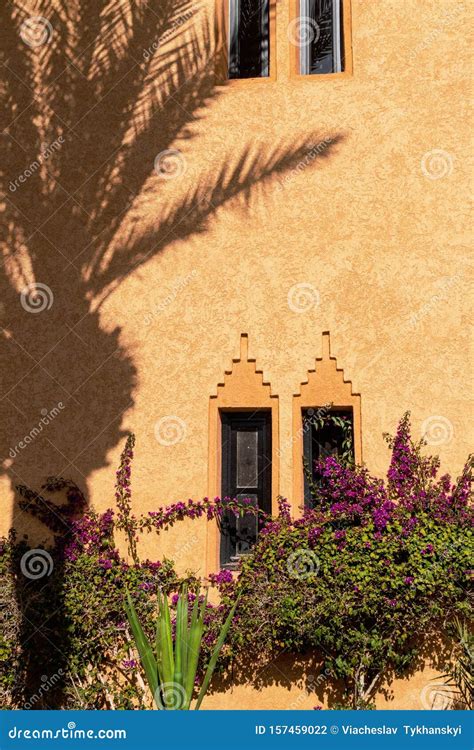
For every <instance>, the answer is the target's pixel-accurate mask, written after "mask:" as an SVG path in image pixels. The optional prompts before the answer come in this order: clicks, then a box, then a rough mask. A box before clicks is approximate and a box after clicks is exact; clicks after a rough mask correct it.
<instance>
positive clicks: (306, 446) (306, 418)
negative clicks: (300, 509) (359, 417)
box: [301, 406, 355, 507]
mask: <svg viewBox="0 0 474 750" xmlns="http://www.w3.org/2000/svg"><path fill="white" fill-rule="evenodd" d="M318 411H321V412H322V413H323V414H334V415H337V416H342V417H349V419H350V421H351V425H352V453H353V455H354V451H355V439H354V407H353V406H334V407H332V408H331V409H329V410H328V409H326V408H325V407H323V406H320V407H317V406H314V407H304V408H302V409H301V419H302V425H303V465H304V466H306V467H307V468H309V469H310V471H311V475H312V480H313V483H317V482H318V477H317V476H316V474H315V471H314V462H315V461H316V460H318V459H319V458H322V457H323V456H322V455H321V453H322V451H321V450H318V451H315V444H317V443H318V440H317V437H316V434H317V431H318V430H320V428H319V426H317V425H315V424H314V421H312V420H314V416H315V415H317V413H318ZM307 425H308V426H307ZM323 429H327V428H324V427H323ZM333 431H334V433H336V432H337V428H335V427H334V428H333ZM328 433H329V434H328V435H327V437H330V431H329V430H328ZM341 437H342V435H339V436H337V435H335V436H334V447H335V448H336V444H337V439H338V438H341ZM316 453H317V455H315V454H316ZM326 455H335V454H334V452H333V451H327V453H326ZM336 455H337V454H336ZM311 501H312V498H311V489H310V483H309V480H308V476H307V473H306V470H305V471H304V504H305V507H311Z"/></svg>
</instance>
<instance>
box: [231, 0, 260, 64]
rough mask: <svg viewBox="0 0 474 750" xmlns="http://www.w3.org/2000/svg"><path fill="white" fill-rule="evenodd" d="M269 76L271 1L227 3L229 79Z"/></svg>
mask: <svg viewBox="0 0 474 750" xmlns="http://www.w3.org/2000/svg"><path fill="white" fill-rule="evenodd" d="M269 74H270V0H258V2H256V0H229V78H266V77H268V76H269Z"/></svg>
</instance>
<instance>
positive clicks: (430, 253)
mask: <svg viewBox="0 0 474 750" xmlns="http://www.w3.org/2000/svg"><path fill="white" fill-rule="evenodd" d="M287 14H288V8H287V4H286V3H284V2H281V3H279V5H278V19H277V21H278V23H277V28H278V44H277V49H278V59H277V66H278V67H277V80H276V81H275V82H261V81H259V82H257V83H252V82H248V81H245V82H237V83H232V84H231V85H230V86H228V87H225V88H223V89H222V93H221V95H220V96H219V97H218V98H217V99H216V100H215V101H213V102H212V104H211V105H210V106H209V107H208V108H206V109H205V111H203V113H202V114H203V118H202V120H201V121H200V122H198V123H196V124H195V125H194V127H193V132H194V133H195V137H194V138H193V139H191V140H185V141H183V142H180V143H177V144H176V146H177V148H179V149H180V150H181V151H182V155H183V159H184V160H185V163H186V171H185V173H184V174H183V176H182V178H177V179H176V180H170V181H169V182H168V184H167V185H166V190H167V194H168V193H169V196H170V200H171V199H172V197H173V196H175V195H178V194H179V195H182V194H183V193H186V191H189V190H192V189H193V188H194V187H195V185H196V182H197V180H198V179H204V182H206V180H207V181H208V182H209V184H211V183H212V176H213V175H215V174H217V173H218V171H219V170H220V169H221V168H222V165H223V164H226V163H229V161H232V160H234V159H235V158H236V155H238V154H240V153H241V152H242V151H243V150H244V149H245V148H247V147H251V148H255V147H256V144H259V145H260V144H261V146H262V148H263V149H264V150H269V149H271V148H274V147H275V144H279V143H280V142H285V143H289V142H290V143H291V139H292V138H296V137H297V135H298V134H306V133H308V132H310V133H313V132H314V133H315V134H316V135H315V142H318V141H321V140H323V139H324V138H325V137H327V136H329V137H331V136H333V137H334V136H335V135H341V140H340V142H339V143H338V144H337V145H336V146H335V147H334V148H332V149H329V154H328V156H327V158H325V159H316V160H315V161H314V165H313V166H310V167H308V168H306V169H304V170H303V171H302V172H300V173H299V174H296V175H295V174H291V175H290V179H289V180H287V181H286V180H285V177H284V176H282V177H280V178H278V177H277V178H274V179H273V180H271V181H270V182H269V184H268V186H266V188H265V189H264V188H260V189H259V188H257V189H256V190H255V192H254V193H252V194H251V196H250V198H249V200H248V203H247V204H245V203H244V201H243V200H240V199H237V200H236V201H234V202H233V203H230V204H227V205H226V206H224V207H223V208H220V209H219V210H218V211H217V212H216V214H215V215H213V216H211V217H210V218H209V220H208V221H207V224H206V228H205V231H203V232H202V233H201V234H199V235H194V236H192V237H190V238H187V239H186V241H180V239H179V229H178V231H177V232H176V234H177V235H178V236H177V237H176V240H175V241H173V242H170V244H169V245H168V247H167V248H166V251H165V252H164V253H163V254H161V255H159V256H158V257H155V258H153V259H152V260H150V262H149V263H147V265H146V266H145V268H144V270H143V271H142V272H140V273H137V274H134V275H132V276H130V277H129V278H127V279H126V280H124V282H123V283H122V285H121V287H120V288H119V290H118V291H117V292H116V293H115V294H114V295H112V296H111V297H110V298H109V300H108V301H107V303H106V304H105V306H104V308H103V312H102V320H103V324H104V325H106V326H114V325H116V324H117V323H119V324H120V325H121V327H122V332H121V341H122V342H123V345H124V347H125V348H126V349H127V350H128V351H130V352H132V353H133V359H134V362H135V366H136V368H137V372H138V382H137V387H136V391H135V403H134V405H133V407H132V408H131V409H130V410H129V411H128V412H127V413H126V414H125V415H124V425H126V426H128V427H129V428H130V429H133V430H135V431H136V433H137V450H136V455H137V457H136V461H135V467H134V468H135V475H134V493H135V498H136V504H137V508H139V509H142V510H146V509H149V508H151V507H153V505H154V504H156V503H157V502H160V501H165V500H166V501H168V500H177V499H181V498H183V497H186V496H188V495H192V496H195V497H197V496H200V495H205V494H207V491H208V477H207V465H208V412H209V396H210V395H211V394H214V393H215V392H216V386H217V383H218V382H220V381H221V380H222V378H223V373H224V370H225V369H228V368H229V367H230V364H231V358H232V357H238V356H239V334H240V333H241V331H244V332H247V333H248V334H249V351H250V355H251V356H253V357H255V358H256V359H257V366H258V367H260V368H261V369H262V370H263V373H264V378H265V380H266V381H268V382H269V383H271V386H272V392H273V393H274V394H276V395H278V397H279V415H280V420H279V421H280V442H281V445H282V446H284V445H285V444H287V445H288V446H291V436H292V395H293V393H294V392H296V391H297V390H298V386H299V384H300V382H301V381H302V380H304V379H305V378H306V373H307V370H308V369H310V368H312V367H313V366H314V360H315V357H316V356H319V355H320V352H321V333H322V331H323V330H329V331H330V332H331V344H332V352H333V354H334V355H335V356H336V357H337V359H338V365H339V366H340V367H342V368H343V369H344V373H345V376H346V378H349V379H351V380H352V383H353V386H354V389H355V390H356V391H358V392H359V393H360V394H361V398H362V444H363V458H364V461H365V462H366V463H367V465H368V466H369V467H370V468H371V469H372V470H373V471H375V472H377V473H381V472H383V471H384V470H385V468H386V465H387V460H388V452H387V449H386V447H385V444H384V442H383V439H382V432H383V431H386V430H387V431H391V430H393V429H394V427H395V425H396V422H397V419H398V418H399V417H400V416H401V414H402V413H403V412H404V411H405V409H411V410H412V417H413V428H414V434H415V436H416V437H418V436H419V435H420V434H421V431H422V425H423V423H424V422H425V420H429V419H431V421H432V423H434V425H435V424H436V422H439V423H440V432H439V433H438V432H436V430H435V429H434V427H433V425H432V442H433V443H435V444H436V445H434V446H433V449H434V450H436V451H439V453H440V456H441V459H442V464H443V468H446V469H449V470H451V471H452V472H454V473H456V472H457V471H459V469H460V468H461V465H462V463H463V461H464V459H465V456H466V454H467V452H468V450H469V445H470V437H471V435H470V427H469V424H468V422H469V420H468V417H469V412H470V407H469V401H468V397H469V394H470V392H471V388H470V380H471V374H472V370H471V367H470V364H469V359H468V352H469V348H470V342H471V338H470V324H469V295H468V241H469V234H468V230H467V226H468V222H467V217H468V214H467V202H466V195H467V193H468V190H469V168H468V141H469V139H468V130H467V120H466V114H467V97H466V92H467V90H468V69H467V65H466V63H465V60H466V59H467V51H468V47H467V41H466V40H464V39H463V36H462V32H463V29H465V28H466V20H465V10H463V9H462V6H459V5H458V4H457V3H451V2H449V3H438V2H426V3H422V4H420V3H418V2H410V1H407V2H404V3H402V4H400V3H395V2H383V3H381V4H380V3H377V4H376V5H375V4H374V5H373V6H371V5H368V4H366V3H361V2H358V1H357V0H355V1H354V2H353V4H352V36H353V56H354V74H353V76H352V77H349V78H344V79H341V80H340V81H337V80H334V79H331V81H325V80H322V79H320V78H314V79H311V80H307V81H306V80H301V79H299V80H294V79H289V77H288V68H289V59H288V47H289V45H288V43H287V38H286V20H287ZM434 149H442V150H443V151H446V152H447V154H448V156H446V157H444V158H445V159H446V160H447V162H446V169H445V171H446V172H447V174H446V176H444V177H441V178H439V179H430V177H427V176H426V175H425V174H424V171H423V167H422V162H423V163H424V164H428V165H429V158H428V157H426V154H428V153H429V152H431V151H432V150H434ZM423 160H424V161H423ZM451 165H452V166H451ZM426 169H429V166H428V167H426V168H425V171H426ZM432 169H433V170H435V169H436V167H435V166H433V167H432ZM448 172H449V174H448ZM433 174H435V172H433ZM203 175H204V178H203V177H202V176H203ZM156 183H157V178H154V177H151V178H150V185H149V192H148V194H147V195H146V196H144V197H143V199H142V200H141V201H140V202H139V205H137V207H136V209H135V211H134V215H133V217H131V218H130V221H137V222H139V225H140V227H142V228H143V229H145V228H146V227H147V228H150V226H152V225H153V223H154V222H155V221H156V214H157V211H159V204H157V203H156V202H155V201H156V199H155V197H154V195H155V194H154V190H153V187H154V185H155V184H156ZM160 190H161V185H160ZM126 231H127V228H126V227H125V226H124V228H123V232H124V233H125V232H126ZM182 280H185V282H183V283H185V286H184V288H183V289H182V291H180V292H177V293H176V296H175V298H174V299H173V300H172V301H171V302H170V303H169V304H168V305H166V306H165V308H164V309H162V311H160V313H159V314H158V315H156V316H155V317H153V319H152V322H151V323H150V324H149V325H147V324H146V323H147V322H148V320H149V317H147V316H150V315H152V314H153V310H154V309H155V306H156V305H159V304H160V302H162V301H163V300H164V299H166V296H167V293H168V291H169V290H170V289H173V285H174V284H178V283H179V282H180V281H182ZM186 280H187V281H186ZM295 284H310V285H311V286H312V287H314V288H315V289H316V290H317V292H318V293H319V299H320V302H319V304H316V305H314V306H312V307H311V305H309V306H308V310H307V311H305V312H294V311H293V310H292V309H291V308H290V306H289V303H288V294H289V292H290V290H291V289H292V288H293V287H294V285H295ZM303 307H304V304H303ZM125 310H126V315H124V311H125ZM414 316H418V317H414ZM170 415H172V416H176V417H178V418H179V419H180V420H182V421H183V423H184V425H185V426H184V427H182V426H181V427H182V432H183V434H182V438H183V439H181V440H180V441H179V442H177V443H176V444H174V445H171V446H167V445H162V444H160V442H158V441H157V440H156V438H155V434H154V428H155V425H156V422H157V421H158V420H159V419H162V418H163V417H166V416H170ZM119 450H120V449H119V447H117V448H116V449H115V450H114V451H111V453H110V459H111V460H112V463H116V461H117V457H118V455H119ZM111 475H112V472H111V470H110V468H108V467H106V468H104V469H101V470H99V471H97V472H95V473H94V474H93V476H92V478H91V482H90V484H91V490H92V498H93V501H94V502H95V503H97V504H99V505H106V504H107V502H110V500H109V498H110V497H111V488H110V484H111ZM280 491H281V492H282V494H284V495H286V496H288V497H290V498H291V497H292V451H291V449H288V450H287V451H283V452H282V456H281V459H280ZM196 555H197V551H196V550H194V551H193V556H192V562H195V560H196V557H195V556H196Z"/></svg>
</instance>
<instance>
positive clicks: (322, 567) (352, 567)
mask: <svg viewBox="0 0 474 750" xmlns="http://www.w3.org/2000/svg"><path fill="white" fill-rule="evenodd" d="M387 439H388V442H389V445H390V448H391V451H392V456H391V461H390V466H389V470H388V474H387V478H386V480H385V481H384V480H381V479H379V478H376V477H373V476H371V475H370V473H369V472H368V471H367V469H365V468H363V467H357V466H352V465H350V464H349V463H347V462H338V461H337V460H336V459H335V458H333V457H330V458H327V459H325V460H324V461H321V462H320V463H319V464H318V466H317V476H318V482H317V484H315V485H314V486H313V494H314V497H313V502H312V507H311V508H307V509H306V510H304V511H303V512H302V513H300V514H299V517H297V518H293V517H292V516H291V514H290V506H289V504H288V503H286V502H285V501H284V500H283V499H282V500H280V505H279V513H278V515H277V516H276V517H274V518H269V517H264V516H263V514H262V525H263V529H262V531H261V533H260V536H259V539H258V542H257V544H256V546H255V547H254V549H253V551H252V553H251V554H250V555H248V556H247V557H246V558H245V560H244V561H243V563H242V566H241V571H240V573H239V574H238V575H235V574H232V573H231V572H230V571H228V570H223V571H216V572H215V574H213V575H211V576H210V580H208V581H204V582H202V581H198V580H197V579H196V578H195V577H194V576H193V574H192V572H189V574H188V575H186V576H184V577H182V578H179V577H178V576H177V575H176V573H175V570H174V565H173V562H172V561H168V560H160V559H158V560H154V561H148V560H147V561H144V560H143V559H142V556H141V555H140V540H141V538H142V536H143V534H149V533H153V534H160V533H162V532H163V531H165V530H166V529H167V528H169V527H170V526H172V525H173V524H176V523H179V522H180V521H181V520H182V519H185V518H192V519H203V520H206V519H207V520H210V519H217V520H219V519H220V517H221V516H222V514H223V512H224V510H225V509H228V508H231V509H232V510H233V512H234V513H243V512H254V511H253V509H252V506H251V505H246V504H245V503H242V502H237V501H235V500H232V499H229V498H224V499H219V498H215V499H208V498H204V499H203V500H199V501H193V500H188V501H186V502H180V503H175V504H173V505H168V506H165V507H160V508H157V509H156V510H153V511H151V512H149V513H148V514H146V515H145V516H134V515H133V513H132V498H131V474H132V460H133V448H134V438H133V436H130V438H129V439H128V441H127V444H126V446H125V449H124V452H123V454H122V459H121V464H120V467H119V470H118V472H117V477H116V495H115V509H114V511H112V510H108V511H107V512H106V513H104V514H97V513H94V512H93V511H90V510H86V509H85V507H84V502H83V498H81V496H80V493H79V494H78V491H77V488H75V487H74V486H73V485H72V484H71V483H69V484H68V483H67V482H64V480H60V481H59V482H58V480H56V484H55V483H54V482H52V480H50V482H49V484H48V487H47V489H58V487H60V488H62V489H63V490H64V489H66V491H67V492H66V494H67V502H66V504H65V505H61V507H60V508H59V509H58V507H57V506H54V505H52V504H51V503H50V502H49V501H48V500H47V498H46V497H43V496H41V495H39V494H37V493H34V492H31V491H30V490H28V489H27V488H24V487H23V488H19V489H20V492H21V494H22V495H23V498H24V502H25V505H24V509H25V510H27V511H28V512H30V513H33V514H35V515H36V516H37V517H38V518H39V520H41V521H42V522H43V523H45V524H46V525H48V526H49V528H50V529H51V530H52V531H53V533H54V535H55V536H54V544H53V545H51V546H49V547H48V549H47V550H46V549H45V550H44V553H47V554H48V555H49V556H50V558H51V562H52V573H51V575H47V576H46V577H38V578H35V577H34V576H33V577H31V576H30V577H27V576H25V575H24V570H23V569H22V563H24V561H25V555H27V554H28V550H29V548H28V545H27V542H26V541H25V540H17V539H16V538H15V536H14V534H13V535H11V536H10V538H9V539H7V540H3V542H2V543H1V544H0V591H3V592H6V593H4V595H3V600H2V603H3V601H5V607H2V613H1V615H0V627H1V632H0V703H1V704H2V705H4V706H5V705H16V706H18V707H22V706H23V707H24V706H26V707H34V708H112V707H113V708H138V707H150V696H149V695H148V694H147V691H146V688H145V684H144V682H143V679H142V677H141V674H140V670H139V669H138V664H137V654H136V653H135V652H134V649H133V646H132V638H131V634H130V631H129V628H128V624H127V622H126V616H125V610H124V595H125V591H126V590H127V589H128V590H129V591H130V594H131V596H132V599H133V602H134V605H135V608H136V610H137V613H138V615H139V617H140V619H141V621H142V622H145V623H146V622H151V621H152V620H153V618H152V617H151V616H150V615H151V613H152V612H153V611H154V609H155V607H156V595H157V592H158V591H163V592H164V593H165V594H167V595H169V598H170V602H171V606H172V607H173V606H175V604H176V601H177V598H178V597H177V592H178V591H180V590H181V589H182V587H183V585H186V586H187V587H188V589H189V597H190V601H192V600H193V597H194V596H195V594H194V593H193V591H196V592H197V591H198V590H199V587H200V585H202V583H204V584H205V585H211V586H215V587H217V589H218V590H219V592H220V602H219V603H217V604H214V605H212V604H208V605H207V608H206V613H205V617H204V625H205V632H204V636H203V649H202V659H201V665H200V674H201V675H202V674H203V672H204V670H205V667H206V664H207V662H208V660H209V657H210V654H211V653H212V650H213V648H214V645H215V642H216V639H217V637H218V633H219V630H220V627H221V624H222V622H223V621H224V620H225V618H226V617H227V615H228V612H229V609H230V605H231V602H234V601H235V599H236V597H237V596H239V595H240V596H239V605H238V608H237V611H236V614H235V616H234V619H233V624H232V627H231V630H230V632H229V634H228V637H227V640H226V645H225V647H224V649H223V650H222V654H221V659H220V668H221V669H224V670H225V669H226V668H228V667H229V666H236V667H238V665H239V664H244V665H245V675H246V676H247V678H250V677H251V674H252V667H254V668H258V667H260V666H263V665H264V664H265V663H266V662H268V661H269V660H272V659H274V658H275V656H276V655H277V654H279V653H280V652H282V651H285V652H287V653H295V654H296V653H304V654H307V653H308V652H310V653H316V654H318V655H319V657H320V658H321V673H322V674H324V676H325V679H324V683H323V684H324V690H325V693H326V698H327V700H328V701H329V705H330V706H332V707H337V706H338V705H344V706H345V707H352V708H361V707H368V706H371V705H372V704H373V699H374V695H375V693H376V692H377V690H378V689H381V687H382V684H385V685H386V684H387V681H390V679H391V678H392V677H393V676H394V675H409V673H410V670H412V669H415V668H416V667H417V666H421V664H422V662H423V660H424V658H425V656H427V655H429V656H430V657H432V658H433V657H436V656H438V658H439V661H440V664H439V666H440V668H441V670H442V671H445V668H446V663H443V658H444V652H443V639H444V636H445V634H446V632H447V629H448V626H449V623H450V622H452V620H453V618H455V617H456V618H458V619H459V620H460V621H462V622H465V621H467V620H468V618H469V614H470V604H471V599H470V596H471V588H470V582H471V571H470V555H471V553H472V549H473V539H474V536H473V532H472V504H471V498H470V494H469V493H470V484H471V480H472V475H471V463H468V464H467V465H466V467H465V469H464V471H463V472H462V475H461V476H460V478H459V479H458V480H457V481H455V482H453V481H452V480H451V478H450V477H449V476H447V475H444V476H441V477H438V473H439V461H438V459H436V458H433V457H427V456H425V455H424V452H425V449H424V446H423V445H422V444H421V443H420V444H414V443H413V441H412V440H411V437H410V424H409V417H408V415H405V417H404V418H403V419H402V421H401V422H400V425H399V427H398V430H397V433H396V435H395V437H394V438H387ZM65 529H66V531H65ZM117 531H118V532H119V533H120V534H125V536H126V539H127V542H128V555H127V556H126V559H125V558H124V557H123V555H121V554H120V552H119V550H118V549H117V546H116V539H115V537H116V536H117ZM157 547H158V549H159V543H158V544H157ZM40 552H41V550H40ZM36 553H37V554H38V550H36ZM38 626H39V628H38ZM148 635H149V636H150V637H151V635H152V634H151V633H149V634H148ZM231 672H232V670H231ZM235 673H236V674H237V673H238V669H236V670H235ZM58 674H59V676H60V679H59V678H58V679H57V680H56V679H54V680H53V677H55V676H57V675H58ZM45 677H46V678H47V679H46V681H45V680H44V678H45ZM53 682H54V684H53ZM318 684H319V683H318ZM38 685H39V686H40V688H38ZM38 696H39V697H38Z"/></svg>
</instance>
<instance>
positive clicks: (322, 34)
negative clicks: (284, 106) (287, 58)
mask: <svg viewBox="0 0 474 750" xmlns="http://www.w3.org/2000/svg"><path fill="white" fill-rule="evenodd" d="M293 28H294V30H295V40H294V42H295V43H296V45H297V47H298V48H299V73H300V75H323V74H325V73H342V72H343V71H344V18H343V8H342V0H299V17H298V18H297V19H295V21H294V22H293Z"/></svg>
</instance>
